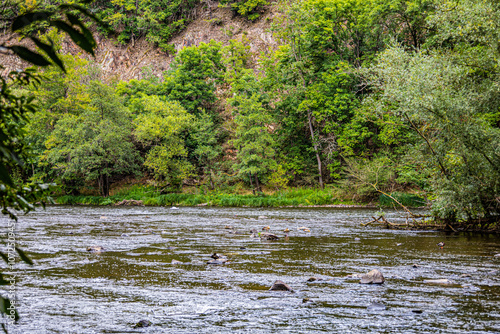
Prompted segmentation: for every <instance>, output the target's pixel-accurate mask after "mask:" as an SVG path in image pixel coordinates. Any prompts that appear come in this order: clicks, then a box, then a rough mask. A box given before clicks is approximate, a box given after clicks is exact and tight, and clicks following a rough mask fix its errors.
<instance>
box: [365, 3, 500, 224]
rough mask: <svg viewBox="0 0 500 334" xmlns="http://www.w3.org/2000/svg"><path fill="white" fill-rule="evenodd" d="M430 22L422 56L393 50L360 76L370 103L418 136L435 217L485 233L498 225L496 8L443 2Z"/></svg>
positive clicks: (499, 159) (499, 131) (498, 16)
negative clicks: (431, 32) (431, 29)
mask: <svg viewBox="0 0 500 334" xmlns="http://www.w3.org/2000/svg"><path fill="white" fill-rule="evenodd" d="M431 19H432V22H434V24H435V29H436V30H437V32H436V36H435V37H434V39H433V41H432V43H428V48H427V49H426V50H425V51H423V52H417V53H410V52H407V51H405V50H404V49H402V48H401V47H398V46H394V47H392V48H390V49H388V50H387V51H386V52H384V53H382V54H381V55H380V57H379V59H378V64H377V65H376V66H373V67H371V68H370V69H369V70H368V71H366V72H365V78H366V79H368V82H369V83H370V84H371V87H372V88H373V89H374V90H375V93H376V94H373V95H372V98H371V99H370V100H368V101H367V103H370V104H371V106H372V107H373V108H376V110H377V112H378V113H379V114H380V115H384V114H387V113H391V114H394V115H395V116H397V117H398V118H399V119H400V121H401V123H403V124H404V125H405V126H407V127H409V128H410V129H411V130H412V131H413V132H414V133H415V134H416V135H418V136H419V137H420V144H419V146H418V147H419V149H420V150H421V152H422V154H423V156H424V157H425V159H426V161H427V163H428V166H427V168H429V170H430V171H431V175H432V179H431V187H432V190H433V192H434V194H435V197H436V198H435V201H434V202H433V212H434V215H435V217H436V218H437V219H441V220H443V221H445V222H447V223H449V224H456V225H460V224H461V222H464V221H465V222H467V223H468V224H473V225H475V226H477V227H478V228H482V229H485V228H488V227H489V226H490V224H493V223H498V221H499V220H500V203H499V202H498V198H500V183H499V182H500V181H499V180H500V167H499V166H500V152H499V147H500V128H499V126H498V120H499V119H500V117H498V110H499V109H500V104H499V103H500V99H498V94H499V90H498V87H499V78H500V76H499V74H500V72H499V71H498V67H497V64H498V57H499V51H498V48H497V41H498V38H499V35H498V34H499V33H498V31H499V30H498V29H499V28H500V27H499V25H500V6H499V5H498V3H496V2H492V1H491V2H490V1H475V0H468V1H463V2H460V4H458V5H456V6H453V7H450V6H449V4H448V3H444V4H442V5H441V6H440V7H439V8H438V10H437V11H436V14H435V15H434V16H433V17H432V18H431ZM464 23H467V24H466V25H465V26H462V24H464ZM436 42H438V43H442V44H441V47H440V48H439V49H438V50H434V48H435V47H436ZM438 45H439V44H438ZM442 46H444V47H445V48H444V49H443V48H442Z"/></svg>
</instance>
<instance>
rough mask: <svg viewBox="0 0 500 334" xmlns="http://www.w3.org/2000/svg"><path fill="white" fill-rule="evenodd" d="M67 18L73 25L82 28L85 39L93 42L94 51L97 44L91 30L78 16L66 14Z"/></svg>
mask: <svg viewBox="0 0 500 334" xmlns="http://www.w3.org/2000/svg"><path fill="white" fill-rule="evenodd" d="M66 17H67V18H68V21H69V22H71V24H72V25H77V26H79V27H80V29H81V30H82V32H83V35H84V36H85V38H86V39H87V40H88V41H90V42H91V44H92V49H94V48H95V47H96V42H95V40H94V36H92V33H91V32H90V30H89V29H88V28H87V27H86V26H85V24H84V23H83V22H82V21H81V20H80V19H79V18H78V17H77V16H76V15H73V14H69V13H68V14H66Z"/></svg>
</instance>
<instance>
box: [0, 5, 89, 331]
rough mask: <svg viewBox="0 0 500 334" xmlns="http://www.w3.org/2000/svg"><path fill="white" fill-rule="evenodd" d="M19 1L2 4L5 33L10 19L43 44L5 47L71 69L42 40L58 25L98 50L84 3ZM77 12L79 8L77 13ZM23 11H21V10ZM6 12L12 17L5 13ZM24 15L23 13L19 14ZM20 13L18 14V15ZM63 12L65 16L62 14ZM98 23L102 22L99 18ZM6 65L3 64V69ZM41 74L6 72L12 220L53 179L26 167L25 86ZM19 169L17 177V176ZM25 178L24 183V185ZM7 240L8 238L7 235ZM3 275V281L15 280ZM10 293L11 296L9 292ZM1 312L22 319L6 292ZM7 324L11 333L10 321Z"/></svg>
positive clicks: (3, 191) (2, 177) (7, 200)
mask: <svg viewBox="0 0 500 334" xmlns="http://www.w3.org/2000/svg"><path fill="white" fill-rule="evenodd" d="M15 5H16V4H14V3H13V2H11V1H7V2H5V3H4V4H3V5H2V12H1V13H0V15H2V17H1V20H0V25H1V26H0V28H3V29H2V30H3V31H4V32H5V30H6V28H7V25H5V22H8V23H9V24H10V29H9V31H8V33H12V34H19V35H20V36H21V37H22V38H29V39H30V40H31V42H33V43H34V44H35V45H36V46H37V47H38V48H39V49H38V50H32V49H30V48H27V47H26V46H23V45H20V44H16V43H14V44H9V45H6V44H4V42H2V43H1V44H0V47H1V48H2V50H4V51H5V50H10V51H12V52H13V54H14V55H15V56H16V57H18V58H19V59H22V60H24V61H26V62H27V63H29V64H32V65H38V66H49V65H52V64H55V65H57V66H58V67H59V68H61V70H63V71H64V70H65V67H64V64H63V63H62V61H61V60H60V58H59V56H58V54H57V49H56V46H55V43H53V41H52V40H51V39H50V37H49V38H48V41H47V40H44V41H42V40H41V39H40V38H39V37H38V36H37V33H38V32H39V30H40V29H41V28H44V27H57V28H58V29H60V30H62V31H64V32H66V33H67V34H68V35H69V36H70V38H71V39H72V40H73V41H74V42H75V43H76V44H77V45H78V46H79V47H80V48H81V49H83V50H85V51H87V52H89V53H90V54H93V51H94V47H95V41H94V39H93V37H92V35H91V34H90V32H89V30H88V29H87V28H86V27H85V26H84V24H83V21H82V19H81V16H82V15H83V16H86V17H88V18H91V19H95V17H93V15H91V14H90V13H89V12H88V11H86V10H85V9H84V8H83V7H81V6H79V5H78V4H70V5H67V4H65V5H61V6H58V7H56V8H55V9H54V10H52V11H38V12H35V11H33V8H24V9H23V13H19V12H17V11H16V9H17V8H16V6H15ZM71 11H75V12H74V13H72V12H71ZM18 14H21V15H18ZM4 15H5V16H6V17H4ZM15 15H18V16H15ZM12 16H14V17H12ZM61 16H63V17H64V18H62V17H61ZM96 21H97V22H98V23H99V21H98V20H96ZM2 70H3V66H0V71H2ZM40 81H41V79H40V78H39V77H38V76H36V75H35V74H34V71H33V70H32V69H27V70H24V71H18V72H11V73H9V74H8V75H7V76H6V77H4V76H3V75H2V76H1V77H0V86H1V87H0V200H1V202H2V214H7V215H9V217H10V218H11V219H15V220H17V217H16V213H15V211H13V210H17V211H22V212H29V211H31V210H33V209H34V208H35V206H36V205H38V204H41V205H44V204H45V201H46V200H49V201H50V200H51V199H50V197H48V191H49V187H50V185H49V184H40V183H38V182H26V179H24V178H23V175H21V172H24V171H25V169H24V167H25V166H26V162H30V159H31V152H30V147H29V145H28V142H27V141H26V133H25V132H24V131H23V129H22V127H23V125H25V124H26V122H27V121H28V117H27V115H28V114H30V113H31V114H32V113H34V112H36V110H37V106H36V105H35V103H34V97H32V96H30V97H28V96H26V95H24V94H23V90H24V89H25V88H26V87H27V86H28V85H30V84H32V83H34V82H36V83H40ZM14 174H15V175H16V176H17V177H13V176H14ZM23 183H24V184H23ZM8 230H9V231H14V230H15V227H14V226H13V223H12V222H10V223H9V226H8ZM10 234H11V233H10V232H9V245H8V246H9V248H10V249H12V248H13V249H12V252H14V251H15V252H16V253H17V255H19V258H20V259H21V261H23V262H25V263H27V264H29V265H33V262H32V261H31V259H30V258H29V257H28V256H27V255H26V254H25V253H24V252H23V251H22V250H21V249H19V248H18V247H17V246H16V245H14V247H13V246H12V242H11V240H10ZM2 241H3V240H2ZM0 255H1V257H2V258H3V259H4V260H5V261H6V262H7V264H8V266H9V267H10V268H11V269H12V265H13V263H11V262H10V261H11V260H10V259H11V256H14V254H10V253H9V254H8V256H7V254H4V253H3V252H0ZM11 283H12V282H10V283H9V282H8V281H7V280H5V279H4V278H3V275H1V274H0V285H6V284H11ZM9 297H10V296H9ZM0 306H1V307H0V313H2V315H5V318H6V319H8V320H7V321H9V322H10V323H13V322H14V321H17V320H19V314H18V312H17V310H16V309H15V304H14V303H13V302H12V301H11V300H10V299H9V298H6V297H4V296H0ZM2 328H3V329H4V331H5V332H7V330H6V327H5V325H4V324H3V323H2Z"/></svg>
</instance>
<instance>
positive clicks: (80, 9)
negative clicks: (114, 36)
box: [60, 4, 112, 32]
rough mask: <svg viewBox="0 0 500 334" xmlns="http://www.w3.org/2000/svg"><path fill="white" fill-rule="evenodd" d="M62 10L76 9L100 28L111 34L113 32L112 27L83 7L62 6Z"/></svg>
mask: <svg viewBox="0 0 500 334" xmlns="http://www.w3.org/2000/svg"><path fill="white" fill-rule="evenodd" d="M60 8H70V9H75V10H77V11H79V12H80V13H82V14H83V15H85V16H86V17H88V18H89V19H92V20H93V21H94V22H95V23H97V24H98V25H99V26H100V27H102V28H104V29H106V30H108V31H109V32H112V29H111V27H110V26H109V25H108V24H107V23H106V22H103V21H102V20H100V19H99V18H97V16H95V15H93V14H91V13H90V12H89V11H88V10H87V9H86V8H84V7H82V6H78V5H66V4H65V5H61V6H60Z"/></svg>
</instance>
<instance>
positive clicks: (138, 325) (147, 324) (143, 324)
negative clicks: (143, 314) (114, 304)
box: [134, 320, 152, 328]
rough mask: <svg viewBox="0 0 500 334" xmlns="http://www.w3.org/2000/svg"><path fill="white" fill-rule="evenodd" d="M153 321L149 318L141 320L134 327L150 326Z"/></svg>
mask: <svg viewBox="0 0 500 334" xmlns="http://www.w3.org/2000/svg"><path fill="white" fill-rule="evenodd" d="M151 325H152V323H151V321H149V320H141V321H139V322H138V323H136V324H135V325H134V328H142V327H149V326H151Z"/></svg>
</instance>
